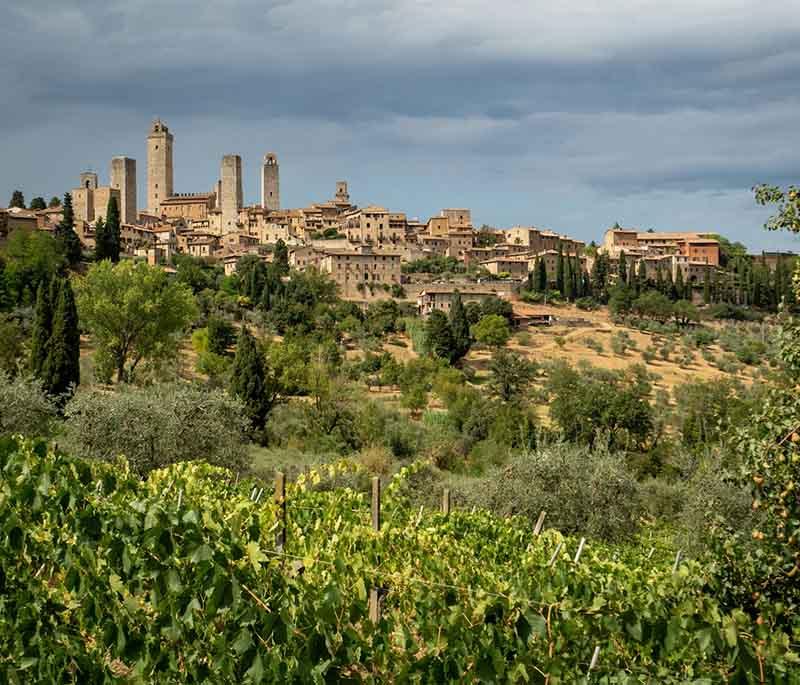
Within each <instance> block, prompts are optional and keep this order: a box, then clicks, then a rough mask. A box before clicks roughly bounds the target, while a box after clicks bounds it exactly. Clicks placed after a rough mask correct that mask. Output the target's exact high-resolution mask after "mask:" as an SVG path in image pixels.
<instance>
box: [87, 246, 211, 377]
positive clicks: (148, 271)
mask: <svg viewBox="0 0 800 685" xmlns="http://www.w3.org/2000/svg"><path fill="white" fill-rule="evenodd" d="M77 291H78V298H77V299H78V312H79V313H80V319H81V322H82V323H83V326H84V327H85V328H86V330H88V331H89V332H90V333H91V334H92V336H93V337H94V340H95V342H96V344H97V346H98V352H99V353H100V354H101V355H103V356H104V357H105V358H106V359H107V360H108V363H109V364H110V365H111V368H113V369H114V370H115V371H116V375H117V381H118V382H123V381H126V382H131V381H132V380H133V379H134V377H135V373H136V368H137V366H138V365H139V363H140V362H141V361H142V360H145V359H148V360H159V359H166V358H171V357H174V356H175V355H176V354H177V351H178V346H179V343H180V338H181V335H182V333H183V332H184V331H185V329H186V327H187V326H188V325H189V323H191V322H192V321H193V320H194V318H195V317H196V315H197V305H196V304H195V301H194V297H193V296H192V292H191V290H190V289H189V288H188V287H187V286H186V285H184V284H183V283H177V282H175V281H173V280H172V279H171V278H170V277H169V276H168V274H167V273H166V272H165V271H164V270H163V269H159V268H157V267H151V266H148V265H147V264H145V263H142V262H139V263H134V262H132V261H123V262H120V263H119V264H112V263H111V262H109V261H103V262H98V263H95V264H92V266H90V267H89V271H88V272H87V274H86V276H84V277H83V278H81V279H80V280H79V281H78V282H77Z"/></svg>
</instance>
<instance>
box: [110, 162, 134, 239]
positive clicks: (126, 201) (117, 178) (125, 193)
mask: <svg viewBox="0 0 800 685" xmlns="http://www.w3.org/2000/svg"><path fill="white" fill-rule="evenodd" d="M109 178H110V182H111V187H112V188H114V189H115V190H118V191H119V198H120V199H119V204H120V206H119V216H120V221H121V222H122V223H124V224H135V223H136V219H137V216H138V214H139V210H138V208H137V206H136V160H135V159H131V158H130V157H112V158H111V174H110V177H109Z"/></svg>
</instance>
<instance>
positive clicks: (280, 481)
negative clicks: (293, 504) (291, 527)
mask: <svg viewBox="0 0 800 685" xmlns="http://www.w3.org/2000/svg"><path fill="white" fill-rule="evenodd" d="M275 504H277V505H278V530H277V531H276V532H275V547H276V549H277V550H278V551H279V552H283V548H284V547H285V546H286V476H285V475H284V474H283V473H281V472H280V471H278V472H277V473H276V474H275Z"/></svg>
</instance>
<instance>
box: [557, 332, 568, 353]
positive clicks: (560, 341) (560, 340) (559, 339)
mask: <svg viewBox="0 0 800 685" xmlns="http://www.w3.org/2000/svg"><path fill="white" fill-rule="evenodd" d="M555 343H556V345H558V347H559V348H560V349H562V350H563V349H564V345H566V344H567V340H566V338H565V337H564V336H563V335H557V336H556V337H555Z"/></svg>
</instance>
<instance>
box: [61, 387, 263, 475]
mask: <svg viewBox="0 0 800 685" xmlns="http://www.w3.org/2000/svg"><path fill="white" fill-rule="evenodd" d="M243 415H244V408H243V407H242V404H241V403H240V402H239V401H238V400H236V399H234V398H232V397H230V396H229V395H228V394H227V393H224V392H222V391H220V390H206V389H204V388H202V387H200V386H196V385H190V384H188V383H169V384H159V385H154V386H150V387H147V388H135V387H130V386H128V387H122V388H120V389H119V390H118V391H117V392H114V393H108V392H105V391H100V390H93V391H88V392H79V393H78V394H77V395H76V396H75V397H74V399H72V400H71V401H70V402H69V404H68V405H67V407H66V419H67V420H66V424H65V435H66V439H67V441H68V442H69V444H70V446H71V447H72V449H73V451H74V452H75V453H76V454H81V455H83V456H85V457H90V458H93V459H103V460H112V459H114V458H116V457H117V456H119V455H124V456H126V457H127V458H128V460H129V461H130V463H131V467H132V468H133V469H134V470H135V471H137V472H138V473H141V474H145V473H147V472H149V471H151V470H152V469H155V468H161V467H163V466H166V465H167V464H170V463H173V462H177V461H188V460H192V459H198V458H201V457H202V459H204V460H205V461H207V462H209V463H211V464H217V465H220V466H226V467H228V468H232V469H241V468H243V467H245V465H246V463H247V459H246V454H247V450H246V446H245V430H246V424H245V421H244V419H243Z"/></svg>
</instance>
